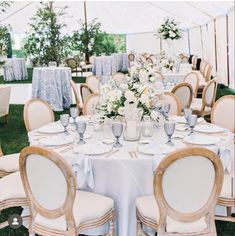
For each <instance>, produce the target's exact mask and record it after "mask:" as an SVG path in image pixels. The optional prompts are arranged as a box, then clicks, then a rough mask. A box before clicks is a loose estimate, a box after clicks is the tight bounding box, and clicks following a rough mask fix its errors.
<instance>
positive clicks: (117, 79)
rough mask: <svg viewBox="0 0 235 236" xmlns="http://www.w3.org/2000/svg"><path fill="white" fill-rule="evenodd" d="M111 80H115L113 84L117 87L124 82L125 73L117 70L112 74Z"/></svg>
mask: <svg viewBox="0 0 235 236" xmlns="http://www.w3.org/2000/svg"><path fill="white" fill-rule="evenodd" d="M112 78H113V80H114V81H115V84H116V85H117V87H119V86H120V85H121V84H123V83H125V81H124V80H125V74H124V73H122V72H117V73H115V74H113V76H112Z"/></svg>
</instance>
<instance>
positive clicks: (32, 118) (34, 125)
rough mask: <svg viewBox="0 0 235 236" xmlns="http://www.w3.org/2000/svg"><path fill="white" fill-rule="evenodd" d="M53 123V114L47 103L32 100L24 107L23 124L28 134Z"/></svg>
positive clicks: (35, 99)
mask: <svg viewBox="0 0 235 236" xmlns="http://www.w3.org/2000/svg"><path fill="white" fill-rule="evenodd" d="M54 121H55V117H54V112H53V110H52V108H51V106H50V105H49V104H48V103H47V102H45V101H43V100H41V99H38V98H33V99H30V100H29V101H28V102H26V104H25V105H24V124H25V127H26V129H27V131H28V132H29V131H32V130H35V129H38V128H40V127H41V126H43V125H46V124H48V123H51V122H54Z"/></svg>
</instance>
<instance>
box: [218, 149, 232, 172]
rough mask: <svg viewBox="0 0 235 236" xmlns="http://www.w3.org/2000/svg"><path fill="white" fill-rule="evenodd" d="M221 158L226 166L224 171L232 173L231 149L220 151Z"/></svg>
mask: <svg viewBox="0 0 235 236" xmlns="http://www.w3.org/2000/svg"><path fill="white" fill-rule="evenodd" d="M220 159H221V162H222V164H223V167H224V171H226V172H228V173H229V174H230V173H231V170H232V159H233V158H232V155H231V151H230V150H228V149H225V150H224V151H220Z"/></svg>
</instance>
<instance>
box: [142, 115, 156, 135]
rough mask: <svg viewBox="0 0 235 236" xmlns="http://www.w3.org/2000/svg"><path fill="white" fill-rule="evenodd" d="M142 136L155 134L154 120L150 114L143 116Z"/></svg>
mask: <svg viewBox="0 0 235 236" xmlns="http://www.w3.org/2000/svg"><path fill="white" fill-rule="evenodd" d="M142 136H143V137H152V136H153V121H152V119H151V117H150V116H144V117H143V121H142Z"/></svg>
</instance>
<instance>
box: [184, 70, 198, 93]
mask: <svg viewBox="0 0 235 236" xmlns="http://www.w3.org/2000/svg"><path fill="white" fill-rule="evenodd" d="M184 82H185V83H188V84H190V85H191V86H192V89H193V94H194V97H197V90H198V86H199V76H198V74H197V73H195V72H190V73H188V74H187V75H186V76H185V77H184Z"/></svg>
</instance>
